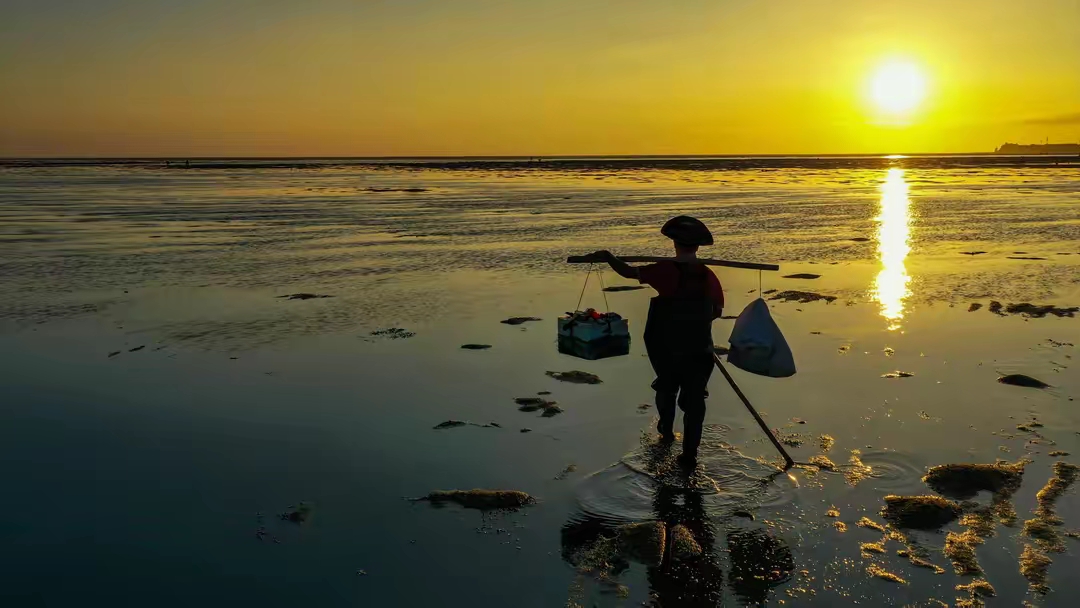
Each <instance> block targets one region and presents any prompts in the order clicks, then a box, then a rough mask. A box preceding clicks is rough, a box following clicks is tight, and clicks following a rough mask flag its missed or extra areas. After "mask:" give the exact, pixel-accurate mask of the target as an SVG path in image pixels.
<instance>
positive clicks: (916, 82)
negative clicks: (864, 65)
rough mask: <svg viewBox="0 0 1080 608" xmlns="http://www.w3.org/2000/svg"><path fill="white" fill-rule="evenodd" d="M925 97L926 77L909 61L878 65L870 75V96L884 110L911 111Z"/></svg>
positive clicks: (895, 111)
mask: <svg viewBox="0 0 1080 608" xmlns="http://www.w3.org/2000/svg"><path fill="white" fill-rule="evenodd" d="M925 97H926V77H925V76H924V75H923V72H922V70H920V69H919V67H918V66H917V65H915V64H913V63H911V62H907V61H891V62H889V63H886V64H884V65H882V66H880V67H879V68H878V69H877V70H876V71H875V72H874V75H873V76H872V77H871V81H870V98H871V99H872V100H873V102H874V105H875V106H877V108H878V109H879V110H882V111H884V112H889V113H893V114H900V113H906V112H911V111H912V110H915V109H917V108H918V107H919V104H921V103H922V101H923V99H924V98H925Z"/></svg>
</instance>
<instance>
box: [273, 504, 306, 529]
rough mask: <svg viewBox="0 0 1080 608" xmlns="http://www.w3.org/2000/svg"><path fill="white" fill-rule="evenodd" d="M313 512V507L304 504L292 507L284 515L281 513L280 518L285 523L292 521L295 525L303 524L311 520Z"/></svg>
mask: <svg viewBox="0 0 1080 608" xmlns="http://www.w3.org/2000/svg"><path fill="white" fill-rule="evenodd" d="M311 512H312V508H311V505H310V504H308V503H306V502H302V503H300V504H298V505H296V506H295V507H294V506H291V505H290V506H289V508H288V509H286V510H285V512H284V513H281V515H280V517H281V519H283V520H284V521H291V522H292V523H294V524H302V523H306V522H307V521H308V520H309V519H311Z"/></svg>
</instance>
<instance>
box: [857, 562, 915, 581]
mask: <svg viewBox="0 0 1080 608" xmlns="http://www.w3.org/2000/svg"><path fill="white" fill-rule="evenodd" d="M866 573H867V574H869V575H870V576H873V577H877V578H880V579H883V580H886V581H891V582H894V583H900V584H901V585H906V584H907V581H905V580H904V579H903V578H901V577H900V575H898V574H893V573H892V572H889V571H888V570H886V569H884V568H882V567H881V566H879V565H877V564H870V565H869V566H867V568H866Z"/></svg>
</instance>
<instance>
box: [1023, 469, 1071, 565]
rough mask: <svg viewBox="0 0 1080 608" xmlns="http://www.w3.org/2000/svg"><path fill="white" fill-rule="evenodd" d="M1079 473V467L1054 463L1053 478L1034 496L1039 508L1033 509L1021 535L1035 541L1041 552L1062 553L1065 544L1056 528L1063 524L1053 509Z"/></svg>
mask: <svg viewBox="0 0 1080 608" xmlns="http://www.w3.org/2000/svg"><path fill="white" fill-rule="evenodd" d="M1078 472H1080V467H1077V466H1076V465H1073V464H1069V463H1067V462H1055V463H1054V476H1053V477H1051V478H1050V479H1049V480H1048V481H1047V482H1046V485H1045V486H1043V487H1042V489H1041V490H1039V493H1038V494H1036V495H1035V499H1036V500H1037V501H1038V502H1039V506H1038V507H1036V508H1035V517H1033V518H1031V519H1029V520H1027V521H1025V522H1024V528H1023V530H1022V532H1021V533H1022V534H1023V535H1024V536H1028V537H1030V538H1032V539H1034V540H1035V544H1037V545H1038V546H1039V548H1040V549H1042V550H1043V551H1049V552H1051V553H1063V552H1064V551H1065V542H1064V541H1063V540H1062V538H1061V534H1059V533H1058V527H1059V526H1061V524H1063V523H1064V522H1063V521H1062V519H1061V518H1060V517H1059V516H1058V514H1057V512H1056V511H1055V509H1054V504H1055V503H1056V502H1057V499H1058V498H1060V497H1061V496H1062V495H1064V494H1065V492H1066V491H1068V489H1069V486H1071V485H1072V484H1073V483H1074V482H1075V481H1076V477H1077V473H1078Z"/></svg>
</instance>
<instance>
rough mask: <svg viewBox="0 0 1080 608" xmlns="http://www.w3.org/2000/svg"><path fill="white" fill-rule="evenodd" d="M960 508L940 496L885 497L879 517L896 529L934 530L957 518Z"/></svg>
mask: <svg viewBox="0 0 1080 608" xmlns="http://www.w3.org/2000/svg"><path fill="white" fill-rule="evenodd" d="M960 513H961V508H960V505H958V504H957V503H955V502H953V501H951V500H949V499H947V498H942V497H940V496H897V495H895V494H890V495H889V496H886V497H885V506H884V507H883V508H882V509H881V516H882V517H884V518H885V519H887V520H888V521H889V523H891V524H893V525H894V526H896V527H898V528H911V529H915V530H936V529H938V528H940V527H942V526H944V525H945V524H948V523H949V522H952V521H953V520H955V519H956V518H957V517H960Z"/></svg>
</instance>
